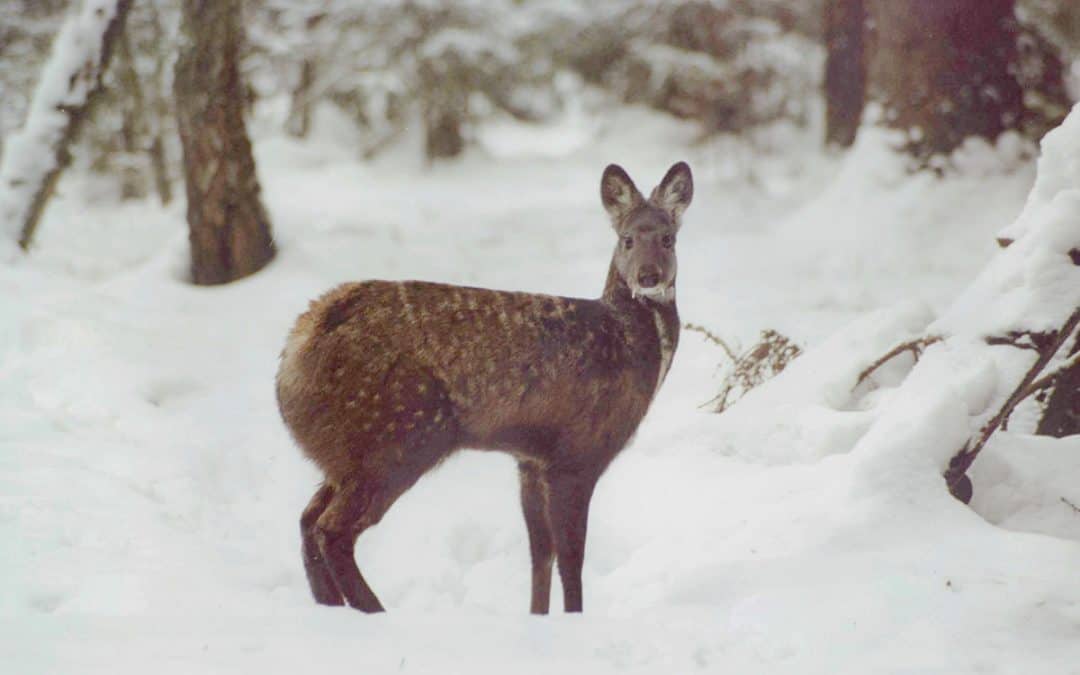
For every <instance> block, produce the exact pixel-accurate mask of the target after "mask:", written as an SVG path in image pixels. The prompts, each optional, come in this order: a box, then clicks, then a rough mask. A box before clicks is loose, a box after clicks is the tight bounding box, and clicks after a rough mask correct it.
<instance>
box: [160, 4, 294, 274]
mask: <svg viewBox="0 0 1080 675" xmlns="http://www.w3.org/2000/svg"><path fill="white" fill-rule="evenodd" d="M181 4H182V10H181V11H182V14H183V18H182V33H183V38H182V41H183V44H182V45H181V49H180V55H179V57H178V59H177V61H176V76H175V81H174V83H173V91H174V93H175V96H176V116H177V126H178V128H179V132H180V143H181V146H182V147H183V155H184V179H185V183H186V186H187V200H188V206H187V220H188V227H189V232H190V240H191V279H192V281H193V282H194V283H196V284H200V285H209V284H222V283H227V282H229V281H233V280H235V279H239V278H241V277H244V276H247V275H249V274H252V273H254V272H257V271H258V270H260V269H262V267H263V266H265V265H266V264H267V263H268V262H270V260H271V259H272V258H273V257H274V241H273V238H272V237H271V234H270V221H269V218H268V217H267V214H266V210H265V209H264V208H263V204H262V201H261V198H260V189H259V181H258V178H257V176H256V174H255V160H254V158H253V157H252V154H251V142H250V141H249V140H248V135H247V129H246V127H245V125H244V115H243V113H244V108H243V106H244V91H245V90H244V86H243V84H242V82H241V80H240V67H239V65H240V64H239V52H240V43H241V42H242V41H243V32H242V30H241V24H240V3H239V0H183V2H182V3H181Z"/></svg>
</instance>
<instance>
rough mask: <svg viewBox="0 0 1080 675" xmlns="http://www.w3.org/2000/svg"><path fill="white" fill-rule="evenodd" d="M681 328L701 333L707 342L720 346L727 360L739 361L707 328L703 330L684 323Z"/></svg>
mask: <svg viewBox="0 0 1080 675" xmlns="http://www.w3.org/2000/svg"><path fill="white" fill-rule="evenodd" d="M683 328H685V329H686V330H692V331H694V332H695V333H701V334H702V335H704V336H705V338H706V339H707V340H709V342H712V343H714V344H717V345H720V348H721V349H723V350H724V353H725V354H727V357H728V358H729V359H731V360H732V361H738V360H739V357H737V356H736V355H735V352H734V351H733V350H732V349H731V347H728V345H727V343H726V342H724V341H723V340H722V339H721V338H720V337H718V336H717V335H716V334H715V333H713V332H712V331H710V330H709V329H708V328H705V327H704V326H699V325H697V324H694V323H684V324H683Z"/></svg>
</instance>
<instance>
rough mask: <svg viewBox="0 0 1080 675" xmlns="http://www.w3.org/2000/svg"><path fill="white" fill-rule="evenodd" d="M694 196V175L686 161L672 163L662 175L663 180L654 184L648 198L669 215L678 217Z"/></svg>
mask: <svg viewBox="0 0 1080 675" xmlns="http://www.w3.org/2000/svg"><path fill="white" fill-rule="evenodd" d="M693 198H694V177H693V175H692V174H691V173H690V166H689V165H688V164H687V163H686V162H678V163H677V164H673V165H672V166H671V168H670V169H668V172H667V173H666V174H665V175H664V180H662V181H660V184H659V185H657V186H656V189H655V190H653V191H652V195H650V196H649V200H650V201H652V203H653V204H656V205H657V206H659V207H660V208H662V209H664V210H665V211H667V212H668V213H670V214H671V215H673V216H675V217H676V218H678V217H679V216H681V215H682V213H683V211H685V210H686V207H687V206H690V200H691V199H693Z"/></svg>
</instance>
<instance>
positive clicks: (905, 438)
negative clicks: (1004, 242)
mask: <svg viewBox="0 0 1080 675" xmlns="http://www.w3.org/2000/svg"><path fill="white" fill-rule="evenodd" d="M1078 155H1080V106H1077V107H1076V108H1074V109H1073V111H1072V113H1071V114H1070V115H1069V117H1068V118H1067V119H1066V120H1065V122H1064V123H1063V124H1062V125H1061V126H1060V127H1059V128H1057V129H1055V130H1053V131H1051V132H1050V133H1049V134H1047V136H1046V137H1045V139H1044V141H1043V145H1042V156H1041V158H1040V159H1039V163H1038V177H1037V179H1036V183H1035V186H1034V188H1033V189H1032V192H1031V195H1030V196H1029V197H1028V201H1027V204H1026V205H1025V207H1024V211H1023V212H1022V213H1021V215H1020V217H1019V218H1018V220H1017V222H1016V223H1015V224H1014V225H1013V226H1011V227H1010V228H1009V235H1010V238H1011V239H1013V241H1012V243H1011V244H1010V245H1009V246H1008V247H1007V248H1004V249H1003V250H1001V251H999V252H998V254H997V255H996V256H995V257H994V259H993V260H991V262H990V263H989V264H988V265H987V267H986V268H985V269H984V270H983V271H982V273H981V274H980V275H979V276H978V277H977V278H976V279H975V281H974V282H973V283H972V284H971V285H970V286H968V288H967V289H966V290H965V291H964V292H963V293H962V294H961V295H960V297H959V298H958V299H957V300H956V301H955V302H954V303H953V305H952V306H951V308H950V309H949V310H948V311H946V312H945V314H943V315H942V316H941V317H940V318H939V319H938V320H936V321H935V322H933V323H931V324H930V326H929V327H928V328H927V331H926V332H927V334H929V335H936V336H941V338H942V339H941V340H939V341H937V342H936V343H934V344H931V345H929V346H928V347H927V348H926V351H925V355H924V356H923V357H922V359H921V360H920V361H919V362H918V363H917V364H916V365H915V367H914V369H913V370H912V371H911V373H910V374H909V375H908V377H907V379H906V380H904V382H903V384H902V385H901V386H900V387H899V388H898V389H897V391H896V392H895V393H894V395H893V396H892V397H891V398H890V399H889V404H888V407H887V408H886V409H885V410H884V411H883V412H882V414H881V415H880V416H879V417H878V419H877V421H876V422H875V424H874V425H873V426H872V427H871V429H870V431H869V432H868V433H867V434H866V436H864V437H863V439H862V440H861V441H860V444H859V446H860V447H861V448H863V449H864V450H865V451H866V452H867V453H870V454H875V455H877V456H879V457H881V458H882V461H881V465H880V466H881V468H882V472H883V473H884V471H885V470H884V467H885V466H887V465H888V466H889V467H890V469H889V470H890V471H895V470H896V468H897V466H898V465H906V466H908V467H910V468H911V469H912V470H911V471H910V472H909V473H910V474H911V475H912V476H914V475H915V474H916V471H915V469H914V466H915V464H921V465H922V466H923V467H924V468H927V467H926V464H925V463H926V462H932V463H933V464H935V465H936V468H937V469H938V471H939V473H944V475H945V477H946V481H947V484H948V487H949V489H950V491H951V492H952V493H953V495H954V496H956V497H958V498H960V499H961V500H962V501H967V500H968V499H970V497H971V484H970V481H969V480H968V478H967V476H966V471H967V469H968V468H969V467H970V465H971V463H972V462H973V461H974V460H975V458H976V457H977V456H978V454H979V452H980V451H981V450H982V448H983V446H984V445H985V443H986V441H987V440H988V439H989V437H990V435H991V434H993V433H994V431H996V430H997V429H998V428H999V427H1000V425H1001V424H1002V423H1003V422H1004V421H1005V420H1006V419H1007V418H1008V416H1009V414H1010V413H1011V411H1012V409H1013V407H1014V406H1015V405H1016V403H1017V402H1018V401H1020V400H1022V399H1023V398H1025V397H1026V396H1028V395H1030V394H1031V392H1032V391H1033V390H1034V388H1036V387H1038V386H1039V382H1040V381H1041V380H1042V381H1045V379H1046V378H1055V377H1061V375H1060V374H1059V371H1060V370H1061V365H1067V364H1068V362H1067V361H1066V360H1065V358H1066V357H1065V356H1064V352H1065V351H1066V347H1067V345H1069V344H1071V341H1070V338H1071V337H1072V336H1075V335H1076V333H1077V331H1078V330H1080V254H1078V252H1080V219H1078V218H1077V214H1080V163H1078V162H1077V161H1076V159H1075V158H1076V157H1077V156H1078ZM1073 339H1075V338H1073ZM913 430H916V431H913ZM885 457H889V459H888V460H886V459H884V458H885ZM898 458H903V459H898ZM886 463H888V464H886ZM871 473H872V472H871ZM868 475H869V474H868ZM922 475H923V476H926V475H929V474H928V473H923V474H922ZM870 482H871V483H873V484H876V485H879V486H884V485H885V484H886V482H887V479H878V478H870Z"/></svg>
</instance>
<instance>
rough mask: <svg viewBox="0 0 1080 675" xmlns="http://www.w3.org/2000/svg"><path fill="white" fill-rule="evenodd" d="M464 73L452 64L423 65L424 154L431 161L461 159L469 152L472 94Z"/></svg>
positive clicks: (421, 69)
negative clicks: (467, 139)
mask: <svg viewBox="0 0 1080 675" xmlns="http://www.w3.org/2000/svg"><path fill="white" fill-rule="evenodd" d="M462 77H463V75H462V73H461V72H460V69H459V68H456V67H455V64H454V62H452V61H450V60H446V61H443V62H441V63H433V62H432V60H431V59H428V60H425V61H423V62H422V63H421V64H420V82H421V86H422V87H423V90H424V95H423V97H422V99H421V101H422V105H423V115H424V150H425V154H426V155H427V159H428V161H433V160H436V159H449V158H452V157H457V156H458V155H460V154H461V153H462V151H463V150H464V149H465V136H464V134H463V133H462V127H463V126H464V124H465V118H466V116H467V115H468V107H469V100H468V93H467V88H466V87H465V85H464V83H463V82H462Z"/></svg>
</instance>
